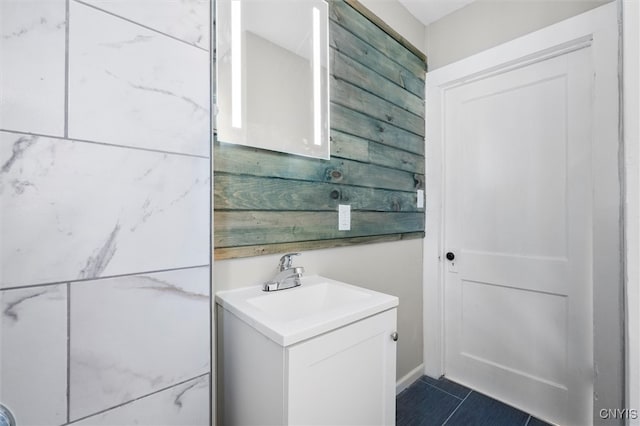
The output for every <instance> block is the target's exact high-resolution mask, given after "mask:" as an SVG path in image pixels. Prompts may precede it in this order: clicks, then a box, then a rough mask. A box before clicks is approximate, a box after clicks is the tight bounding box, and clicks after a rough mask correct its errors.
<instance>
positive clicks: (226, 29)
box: [216, 0, 330, 159]
mask: <svg viewBox="0 0 640 426" xmlns="http://www.w3.org/2000/svg"><path fill="white" fill-rule="evenodd" d="M328 37H329V30H328V4H327V2H326V1H325V0H216V78H217V101H216V104H217V116H216V121H217V134H218V140H219V141H220V142H227V143H234V144H241V145H248V146H253V147H257V148H263V149H268V150H273V151H280V152H286V153H290V154H296V155H303V156H307V157H315V158H322V159H329V156H330V151H329V149H330V147H329V70H328V66H329V58H328V54H329V42H328Z"/></svg>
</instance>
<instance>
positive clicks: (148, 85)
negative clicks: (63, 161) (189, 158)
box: [69, 1, 210, 156]
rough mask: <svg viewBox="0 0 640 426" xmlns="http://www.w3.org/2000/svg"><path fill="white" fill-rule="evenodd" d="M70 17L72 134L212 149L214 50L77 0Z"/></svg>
mask: <svg viewBox="0 0 640 426" xmlns="http://www.w3.org/2000/svg"><path fill="white" fill-rule="evenodd" d="M122 3H123V4H124V3H127V4H128V3H129V2H122ZM144 6H145V7H146V9H145V10H149V9H154V8H155V6H154V7H149V6H148V3H144ZM124 7H125V8H126V7H128V6H124ZM69 22H70V24H69V25H70V27H69V137H70V138H75V139H83V140H90V141H97V142H104V143H111V144H117V145H126V146H134V147H142V148H149V149H156V150H161V151H168V152H178V153H184V154H193V155H201V156H208V155H209V145H210V144H209V139H210V138H209V121H210V114H209V98H210V96H209V90H208V87H209V52H207V51H204V50H202V49H198V48H195V47H193V46H189V45H188V44H185V43H182V42H180V41H177V40H175V39H173V38H170V37H167V36H165V35H163V34H159V33H157V32H155V31H151V30H148V29H146V28H144V27H141V26H139V25H136V24H134V23H131V22H128V21H126V20H124V19H120V18H118V17H115V16H113V15H110V14H108V13H105V12H103V11H101V10H96V9H95V8H93V7H89V6H87V5H84V4H81V3H77V2H73V1H72V2H71V3H70V16H69Z"/></svg>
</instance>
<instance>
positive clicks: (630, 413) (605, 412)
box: [600, 408, 638, 420]
mask: <svg viewBox="0 0 640 426" xmlns="http://www.w3.org/2000/svg"><path fill="white" fill-rule="evenodd" d="M600 418H601V419H628V420H636V419H637V418H638V410H637V409H635V408H603V409H602V410H600Z"/></svg>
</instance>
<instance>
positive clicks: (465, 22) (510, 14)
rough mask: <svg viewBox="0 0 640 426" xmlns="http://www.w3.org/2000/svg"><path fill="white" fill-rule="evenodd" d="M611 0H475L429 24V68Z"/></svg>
mask: <svg viewBox="0 0 640 426" xmlns="http://www.w3.org/2000/svg"><path fill="white" fill-rule="evenodd" d="M609 1H612V0H575V1H569V0H476V1H475V2H473V3H471V4H469V5H467V6H465V7H463V8H461V9H458V10H456V11H455V12H453V13H451V14H450V15H447V16H445V17H444V18H442V19H440V20H438V21H436V22H433V23H432V24H430V25H428V26H427V27H426V32H425V49H426V54H427V63H428V65H429V69H430V70H434V69H436V68H440V67H441V66H443V65H447V64H450V63H452V62H455V61H457V60H460V59H463V58H466V57H468V56H471V55H473V54H475V53H478V52H482V51H483V50H486V49H488V48H490V47H494V46H497V45H499V44H502V43H505V42H507V41H510V40H513V39H515V38H517V37H519V36H522V35H524V34H528V33H530V32H532V31H535V30H539V29H541V28H544V27H546V26H548V25H551V24H554V23H556V22H559V21H562V20H563V19H567V18H570V17H572V16H575V15H577V14H579V13H582V12H586V11H587V10H590V9H593V8H594V7H597V6H600V5H602V4H605V3H608V2H609Z"/></svg>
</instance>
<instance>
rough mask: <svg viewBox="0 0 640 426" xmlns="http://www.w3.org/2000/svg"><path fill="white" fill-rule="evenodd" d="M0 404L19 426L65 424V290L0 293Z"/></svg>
mask: <svg viewBox="0 0 640 426" xmlns="http://www.w3.org/2000/svg"><path fill="white" fill-rule="evenodd" d="M0 348H1V350H2V352H1V353H0V401H1V402H2V404H4V405H6V406H8V407H9V408H10V409H11V411H12V412H13V414H14V415H15V417H16V421H17V422H18V424H19V425H25V426H27V425H29V426H35V425H43V426H44V425H47V426H52V425H61V424H63V423H65V422H66V420H67V396H66V393H67V286H66V285H64V284H62V285H54V286H45V287H34V288H26V289H16V290H5V291H0Z"/></svg>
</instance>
